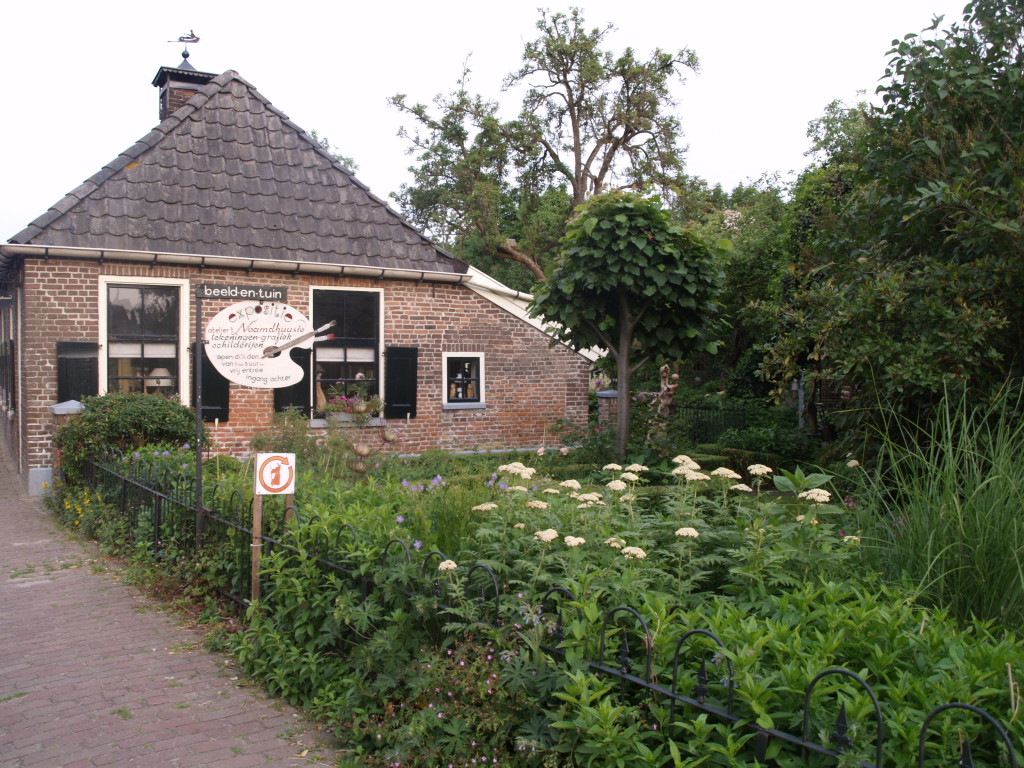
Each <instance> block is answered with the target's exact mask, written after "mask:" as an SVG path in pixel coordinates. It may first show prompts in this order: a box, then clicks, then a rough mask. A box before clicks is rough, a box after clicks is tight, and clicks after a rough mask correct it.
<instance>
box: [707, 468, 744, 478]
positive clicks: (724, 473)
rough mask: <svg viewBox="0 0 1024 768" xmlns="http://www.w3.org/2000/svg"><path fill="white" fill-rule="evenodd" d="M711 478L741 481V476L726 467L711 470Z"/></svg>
mask: <svg viewBox="0 0 1024 768" xmlns="http://www.w3.org/2000/svg"><path fill="white" fill-rule="evenodd" d="M711 475H712V477H727V478H729V479H730V480H742V479H743V475H741V474H740V473H739V472H734V471H732V470H731V469H729V468H728V467H719V468H718V469H713V470H711Z"/></svg>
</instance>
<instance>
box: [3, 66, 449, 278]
mask: <svg viewBox="0 0 1024 768" xmlns="http://www.w3.org/2000/svg"><path fill="white" fill-rule="evenodd" d="M10 242H12V243H27V244H33V245H50V246H58V247H59V246H69V247H83V248H105V249H117V250H127V251H145V252H160V253H187V254H201V255H213V256H235V257H241V258H248V259H272V260H284V261H303V262H319V263H328V264H340V265H355V266H367V267H380V268H385V269H388V268H392V269H413V270H426V271H432V272H451V273H465V272H466V270H467V265H466V264H465V263H464V262H462V261H459V260H458V259H456V258H455V257H454V256H452V255H451V254H449V253H447V252H446V251H444V250H443V249H441V248H439V247H438V246H436V245H434V244H433V243H432V242H430V240H428V239H427V238H426V237H424V236H423V235H421V234H420V233H419V232H417V231H416V230H415V229H413V227H412V226H411V225H409V224H408V223H407V222H405V221H404V220H403V219H402V218H401V217H400V216H399V215H398V214H397V213H396V212H395V211H394V210H392V209H391V208H389V207H388V206H387V205H386V204H385V203H384V202H383V201H382V200H380V199H379V198H377V197H376V196H374V195H373V194H371V193H370V191H369V190H368V189H367V188H366V187H365V186H364V185H363V184H361V183H360V182H359V181H358V180H357V179H356V178H355V176H353V175H352V173H351V172H349V171H348V170H346V169H345V168H343V167H342V166H340V165H338V164H337V163H336V162H334V161H333V160H332V159H331V158H330V156H328V154H327V153H326V152H325V151H324V150H323V149H322V148H320V147H319V146H318V145H317V144H316V142H314V141H313V140H312V139H311V138H310V137H309V136H308V135H307V134H306V133H305V132H303V131H302V129H300V128H299V127H298V126H297V125H295V124H294V123H293V122H292V121H291V120H289V119H288V117H287V115H285V114H284V113H282V112H281V111H280V110H278V109H276V108H275V107H274V106H273V105H272V104H271V103H270V102H269V101H267V100H266V99H265V98H264V97H263V96H262V95H261V94H260V93H259V92H258V91H257V90H256V89H255V88H253V86H252V85H250V84H249V83H248V82H246V81H245V80H244V79H242V78H241V77H239V76H238V74H237V73H236V72H233V71H230V70H229V71H228V72H225V73H224V74H222V75H220V76H218V77H216V78H214V79H213V80H211V81H210V83H209V84H208V85H206V86H205V87H203V88H202V89H201V90H200V91H198V92H197V93H196V95H195V96H193V97H192V98H191V99H189V101H188V103H187V104H186V105H185V106H183V107H181V108H180V109H178V110H177V111H176V112H175V113H174V114H173V115H171V116H170V117H168V118H167V119H166V120H164V121H163V122H162V123H160V125H158V126H157V127H156V128H154V129H153V130H152V131H150V133H149V134H147V135H146V136H144V137H143V138H142V139H141V140H139V141H138V142H136V143H135V144H134V145H133V146H131V147H129V148H128V149H127V150H125V151H124V152H122V153H121V154H120V155H119V156H118V157H117V158H116V159H115V160H114V161H113V162H111V163H109V164H108V165H106V166H105V167H104V168H103V169H102V170H101V171H99V172H98V173H97V174H95V175H94V176H92V177H91V178H90V179H88V180H86V181H85V183H83V184H82V185H81V186H80V187H78V189H76V190H74V191H72V192H71V193H69V194H68V195H66V196H65V197H64V198H63V199H62V200H60V201H59V202H58V203H57V204H56V205H54V206H53V207H52V208H51V209H50V210H49V211H47V212H46V213H45V214H43V215H42V216H40V217H39V218H38V219H36V220H35V221H33V222H32V223H31V224H30V225H29V226H28V227H26V228H25V229H24V230H22V231H21V232H19V233H18V234H17V235H15V236H14V237H13V238H11V240H10Z"/></svg>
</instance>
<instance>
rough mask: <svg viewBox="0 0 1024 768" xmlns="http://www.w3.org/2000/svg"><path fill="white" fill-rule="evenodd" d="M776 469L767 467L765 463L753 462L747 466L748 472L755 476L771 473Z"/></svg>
mask: <svg viewBox="0 0 1024 768" xmlns="http://www.w3.org/2000/svg"><path fill="white" fill-rule="evenodd" d="M773 471H774V470H773V469H772V468H771V467H767V466H765V465H764V464H751V465H750V466H749V467H747V472H749V473H750V474H752V475H753V476H754V477H760V476H761V475H770V474H771V473H772V472H773Z"/></svg>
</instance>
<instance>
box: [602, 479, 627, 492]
mask: <svg viewBox="0 0 1024 768" xmlns="http://www.w3.org/2000/svg"><path fill="white" fill-rule="evenodd" d="M605 487H606V488H608V490H611V491H624V490H626V489H627V488H629V486H628V485H626V484H625V483H624V482H622V481H621V480H612V481H611V482H608V483H605Z"/></svg>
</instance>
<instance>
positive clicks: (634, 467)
mask: <svg viewBox="0 0 1024 768" xmlns="http://www.w3.org/2000/svg"><path fill="white" fill-rule="evenodd" d="M626 471H627V472H646V471H647V467H645V466H644V465H643V464H630V465H629V466H628V467H626Z"/></svg>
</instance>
